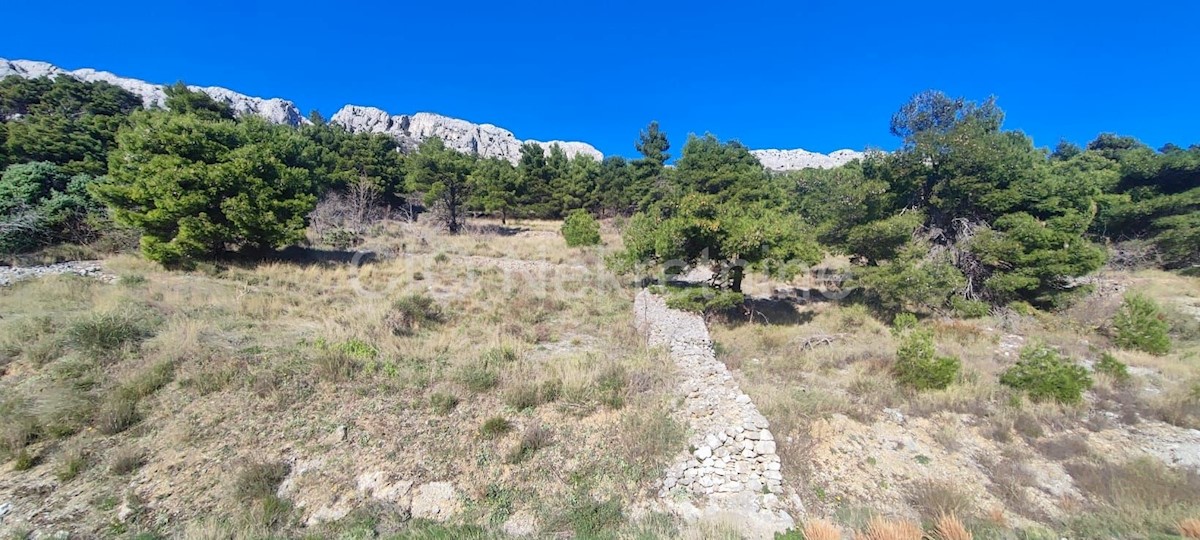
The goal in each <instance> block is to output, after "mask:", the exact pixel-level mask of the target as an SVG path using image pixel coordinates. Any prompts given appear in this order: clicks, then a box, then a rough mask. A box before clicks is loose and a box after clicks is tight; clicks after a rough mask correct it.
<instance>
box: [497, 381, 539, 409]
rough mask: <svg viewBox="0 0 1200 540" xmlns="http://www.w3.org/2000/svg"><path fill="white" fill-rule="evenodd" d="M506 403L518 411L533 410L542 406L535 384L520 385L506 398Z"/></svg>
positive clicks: (509, 392)
mask: <svg viewBox="0 0 1200 540" xmlns="http://www.w3.org/2000/svg"><path fill="white" fill-rule="evenodd" d="M504 402H505V403H507V404H508V406H509V407H512V408H513V409H515V410H517V411H524V410H526V409H532V408H534V407H537V406H538V405H541V404H542V399H541V395H540V394H539V393H538V387H537V385H535V384H533V383H524V384H519V385H517V386H516V387H514V388H513V389H512V390H509V391H508V394H507V395H506V396H505V397H504Z"/></svg>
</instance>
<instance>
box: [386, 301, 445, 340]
mask: <svg viewBox="0 0 1200 540" xmlns="http://www.w3.org/2000/svg"><path fill="white" fill-rule="evenodd" d="M444 320H445V313H444V312H443V311H442V308H441V307H440V306H438V305H437V303H435V302H434V300H433V299H432V298H430V297H428V296H425V295H422V294H410V295H406V296H404V297H401V298H400V299H399V300H396V301H395V302H394V303H392V309H391V311H389V312H388V315H387V318H386V319H385V320H384V324H385V325H387V327H388V328H390V329H391V331H392V333H393V334H395V335H397V336H410V335H413V334H415V333H417V332H419V331H421V329H423V328H428V327H431V326H433V325H436V324H438V323H441V322H443V321H444Z"/></svg>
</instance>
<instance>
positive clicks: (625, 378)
mask: <svg viewBox="0 0 1200 540" xmlns="http://www.w3.org/2000/svg"><path fill="white" fill-rule="evenodd" d="M595 385H596V395H597V398H598V399H599V400H600V403H603V404H604V405H605V406H607V407H609V408H610V409H620V408H622V407H624V406H625V395H626V393H627V392H626V387H627V386H628V385H629V373H628V372H626V371H625V368H623V367H621V366H618V365H613V366H609V367H607V368H605V369H604V371H601V372H600V374H599V375H597V376H596V380H595Z"/></svg>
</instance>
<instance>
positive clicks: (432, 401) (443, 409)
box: [429, 392, 458, 414]
mask: <svg viewBox="0 0 1200 540" xmlns="http://www.w3.org/2000/svg"><path fill="white" fill-rule="evenodd" d="M429 406H430V407H433V410H435V411H437V412H439V413H441V414H447V413H449V412H450V411H453V410H454V408H455V407H457V406H458V396H455V395H454V394H447V393H445V392H434V393H433V395H432V396H429Z"/></svg>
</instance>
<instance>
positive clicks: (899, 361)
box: [892, 328, 962, 390]
mask: <svg viewBox="0 0 1200 540" xmlns="http://www.w3.org/2000/svg"><path fill="white" fill-rule="evenodd" d="M902 339H903V341H902V342H901V345H900V347H899V348H898V349H897V350H896V364H895V366H893V368H892V369H893V372H894V373H895V375H896V380H897V381H898V382H900V384H903V385H905V386H908V387H910V388H914V389H917V390H935V389H936V390H940V389H943V388H946V387H947V386H950V383H952V382H954V380H955V379H957V378H958V373H959V371H960V370H961V369H962V363H961V362H960V361H959V360H958V358H955V357H952V356H937V354H936V353H935V351H934V347H933V332H932V331H931V330H929V329H926V328H918V329H915V330H911V331H909V332H908V333H907V334H906V335H905V336H904V337H903V338H902Z"/></svg>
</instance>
